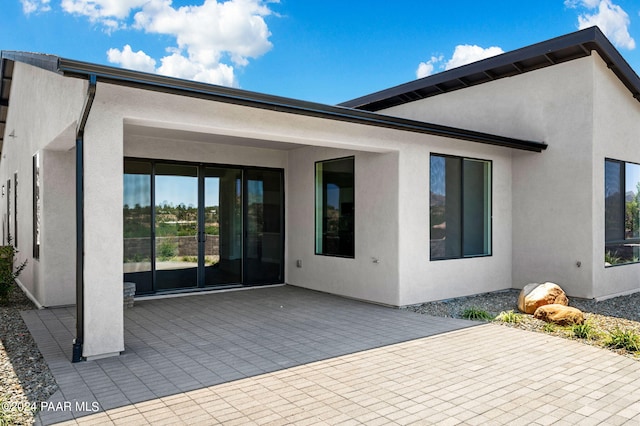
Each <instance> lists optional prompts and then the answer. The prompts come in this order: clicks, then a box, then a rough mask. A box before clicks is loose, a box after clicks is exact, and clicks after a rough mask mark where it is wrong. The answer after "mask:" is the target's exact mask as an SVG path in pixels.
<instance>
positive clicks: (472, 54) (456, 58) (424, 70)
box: [416, 44, 504, 78]
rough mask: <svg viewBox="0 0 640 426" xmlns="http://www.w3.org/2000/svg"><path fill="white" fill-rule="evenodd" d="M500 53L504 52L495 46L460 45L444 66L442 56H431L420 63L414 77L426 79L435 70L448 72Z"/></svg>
mask: <svg viewBox="0 0 640 426" xmlns="http://www.w3.org/2000/svg"><path fill="white" fill-rule="evenodd" d="M501 53H504V51H503V50H502V49H501V48H500V47H497V46H492V47H488V48H486V49H485V48H483V47H480V46H476V45H469V44H460V45H458V46H456V48H455V49H454V51H453V55H452V56H451V58H450V59H449V60H447V61H446V62H444V64H443V63H442V62H443V61H444V56H432V57H431V59H429V60H428V61H426V62H421V63H420V64H419V65H418V69H417V70H416V77H417V78H422V77H427V76H429V75H431V74H433V73H434V72H436V69H437V70H438V72H439V71H443V70H450V69H452V68H456V67H460V66H462V65H466V64H470V63H472V62H476V61H480V60H482V59H486V58H490V57H492V56H496V55H500V54H501Z"/></svg>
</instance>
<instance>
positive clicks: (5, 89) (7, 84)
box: [0, 59, 13, 152]
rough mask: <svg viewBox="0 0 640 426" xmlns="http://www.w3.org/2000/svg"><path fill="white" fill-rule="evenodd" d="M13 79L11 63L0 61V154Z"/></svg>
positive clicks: (4, 60) (5, 60)
mask: <svg viewBox="0 0 640 426" xmlns="http://www.w3.org/2000/svg"><path fill="white" fill-rule="evenodd" d="M12 78H13V61H10V60H7V59H0V152H2V144H3V143H4V137H5V136H4V135H5V131H6V127H7V116H8V114H9V95H10V94H11V79H12Z"/></svg>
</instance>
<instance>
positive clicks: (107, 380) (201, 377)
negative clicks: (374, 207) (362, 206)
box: [23, 286, 477, 424]
mask: <svg viewBox="0 0 640 426" xmlns="http://www.w3.org/2000/svg"><path fill="white" fill-rule="evenodd" d="M74 315H75V308H73V307H70V308H59V309H47V310H41V311H27V312H23V318H24V320H25V322H26V324H27V326H28V327H29V330H30V331H31V333H32V334H33V336H34V338H35V340H36V342H37V343H38V346H39V348H40V350H41V352H42V353H43V356H44V357H45V359H46V361H47V363H48V364H49V367H50V368H51V370H52V372H53V374H54V376H55V378H56V381H57V382H58V385H59V386H60V390H59V391H58V392H57V393H56V394H55V395H54V396H53V397H52V398H51V399H50V400H49V403H50V404H48V405H49V407H51V409H48V410H43V411H42V412H41V413H40V416H39V417H40V418H39V420H40V422H42V423H43V424H51V423H56V422H60V421H64V420H70V419H73V418H77V417H81V416H85V415H88V414H95V412H96V410H97V411H106V410H110V409H113V408H116V407H121V406H127V405H131V404H136V403H140V402H143V401H148V400H153V399H157V398H162V397H168V396H170V395H176V394H180V393H184V392H189V391H194V390H197V389H201V388H206V387H210V386H214V385H218V384H221V383H226V382H231V381H235V380H239V379H244V378H247V377H251V376H256V375H260V374H264V373H269V372H274V371H278V370H282V369H286V368H290V367H295V366H301V365H304V364H308V363H312V362H315V361H320V360H324V359H329V358H334V357H339V356H342V355H346V354H352V353H356V352H361V351H366V350H370V349H373V348H378V347H381V346H387V345H392V344H395V343H400V342H405V341H409V340H414V339H418V338H422V337H427V336H433V335H436V334H440V333H445V332H449V331H453V330H457V329H462V328H466V327H469V326H471V325H474V324H477V323H472V322H469V321H464V320H456V319H445V318H435V317H428V316H424V315H417V314H415V313H411V312H407V311H402V310H398V309H393V308H388V307H383V306H377V305H373V304H368V303H363V302H359V301H355V300H350V299H345V298H341V297H338V296H333V295H329V294H324V293H319V292H314V291H309V290H304V289H301V288H296V287H291V286H277V287H269V288H254V289H251V290H247V291H233V292H219V293H209V294H200V295H191V296H186V297H176V298H166V299H155V300H139V301H136V304H135V306H134V308H132V309H126V310H125V352H124V353H123V354H122V355H121V356H119V357H112V358H106V359H101V360H96V361H91V362H83V363H77V364H72V363H71V362H70V360H71V343H72V340H73V335H74V330H75V318H74ZM96 402H97V403H98V404H95V403H96ZM58 403H60V404H58ZM65 403H67V406H65V405H64V404H65ZM56 408H60V409H56Z"/></svg>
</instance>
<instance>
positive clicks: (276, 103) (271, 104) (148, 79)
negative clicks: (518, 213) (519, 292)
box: [1, 51, 547, 152]
mask: <svg viewBox="0 0 640 426" xmlns="http://www.w3.org/2000/svg"><path fill="white" fill-rule="evenodd" d="M1 55H2V56H1V57H2V58H5V57H6V58H7V59H11V60H14V61H19V62H25V63H28V64H31V65H34V66H38V67H40V68H44V69H46V70H49V71H53V72H57V73H59V74H62V75H65V76H70V77H78V78H88V77H89V76H91V75H95V76H96V77H97V80H98V82H107V83H113V84H118V85H122V86H129V87H137V88H142V89H145V90H154V91H160V92H165V93H172V94H178V95H183V96H184V95H186V96H191V97H198V98H204V99H209V100H215V101H219V102H225V103H232V104H237V105H243V106H249V107H254V108H261V109H268V110H271V111H279V112H287V113H292V114H299V115H306V116H312V117H318V118H325V119H330V120H338V121H346V122H351V123H357V124H363V125H368V126H376V127H384V128H389V129H395V130H402V131H408V132H414V133H423V134H431V135H436V136H444V137H449V138H455V139H460V140H465V141H471V142H479V143H483V144H489V145H497V146H503V147H508V148H514V149H521V150H526V151H535V152H541V151H543V150H545V149H546V148H547V145H546V144H545V143H543V142H536V141H528V140H522V139H516V138H509V137H504V136H498V135H492V134H488V133H482V132H475V131H471V130H465V129H459V128H454V127H449V126H441V125H437V124H431V123H425V122H421V121H416V120H409V119H404V118H398V117H392V116H386V115H382V114H378V113H374V112H369V111H361V110H357V109H352V108H347V107H342V106H331V105H325V104H320V103H315V102H309V101H302V100H296V99H290V98H284V97H279V96H273V95H266V94H261V93H256V92H250V91H246V90H242V89H235V88H230V87H224V86H216V85H212V84H206V83H200V82H196V81H190V80H182V79H178V78H174V77H166V76H162V75H157V74H149V73H144V72H139V71H132V70H127V69H122V68H116V67H110V66H105V65H98V64H91V63H88V62H81V61H75V60H70V59H64V58H59V57H56V56H51V55H39V54H31V53H29V54H23V53H22V52H5V51H3V52H1ZM54 63H55V66H54Z"/></svg>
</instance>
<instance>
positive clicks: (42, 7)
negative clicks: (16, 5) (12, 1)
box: [20, 0, 51, 15]
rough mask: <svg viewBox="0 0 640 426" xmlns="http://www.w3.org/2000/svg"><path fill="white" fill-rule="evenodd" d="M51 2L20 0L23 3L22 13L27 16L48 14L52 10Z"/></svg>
mask: <svg viewBox="0 0 640 426" xmlns="http://www.w3.org/2000/svg"><path fill="white" fill-rule="evenodd" d="M50 2H51V0H20V3H22V11H23V12H24V14H25V15H31V14H32V13H36V12H48V11H50V10H51V6H50V5H49V3H50Z"/></svg>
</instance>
